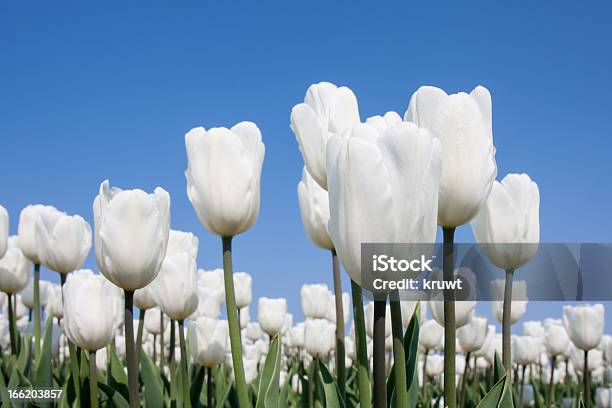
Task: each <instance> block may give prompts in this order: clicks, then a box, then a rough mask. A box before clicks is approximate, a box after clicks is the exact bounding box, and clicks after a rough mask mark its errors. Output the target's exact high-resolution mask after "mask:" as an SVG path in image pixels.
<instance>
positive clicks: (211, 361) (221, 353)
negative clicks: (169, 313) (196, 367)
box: [187, 317, 229, 367]
mask: <svg viewBox="0 0 612 408" xmlns="http://www.w3.org/2000/svg"><path fill="white" fill-rule="evenodd" d="M187 330H188V331H187V333H188V334H187V336H188V339H189V352H190V354H191V356H192V357H193V358H194V360H195V361H196V362H197V363H198V364H200V365H201V366H202V367H214V366H216V365H218V364H221V363H222V362H223V361H224V360H225V353H226V352H227V349H228V347H227V339H228V338H229V331H228V328H227V322H226V321H224V320H216V319H210V318H208V317H200V318H198V319H196V320H192V321H190V322H189V325H188V329H187Z"/></svg>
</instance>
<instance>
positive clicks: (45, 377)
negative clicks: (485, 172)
mask: <svg viewBox="0 0 612 408" xmlns="http://www.w3.org/2000/svg"><path fill="white" fill-rule="evenodd" d="M52 323H53V319H47V323H46V324H45V333H44V338H43V343H42V349H41V351H40V356H39V359H38V362H37V363H36V367H35V369H34V385H35V386H36V387H38V388H43V387H51V386H52V385H53V368H52V366H51V342H52V338H53V324H52ZM26 348H27V347H26Z"/></svg>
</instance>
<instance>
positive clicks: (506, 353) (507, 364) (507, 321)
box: [502, 269, 514, 379]
mask: <svg viewBox="0 0 612 408" xmlns="http://www.w3.org/2000/svg"><path fill="white" fill-rule="evenodd" d="M513 276H514V269H508V270H507V271H506V283H505V286H504V305H503V312H502V361H503V364H504V369H505V370H506V375H507V376H508V378H510V379H512V376H511V375H510V373H511V371H512V344H511V338H510V335H511V334H512V333H511V330H512V324H511V323H512V322H511V318H512V279H513Z"/></svg>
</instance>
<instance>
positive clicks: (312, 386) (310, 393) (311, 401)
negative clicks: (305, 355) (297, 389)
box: [308, 356, 318, 407]
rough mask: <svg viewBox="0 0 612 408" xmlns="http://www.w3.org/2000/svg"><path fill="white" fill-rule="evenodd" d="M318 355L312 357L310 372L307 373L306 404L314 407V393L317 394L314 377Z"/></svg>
mask: <svg viewBox="0 0 612 408" xmlns="http://www.w3.org/2000/svg"><path fill="white" fill-rule="evenodd" d="M317 364H318V357H316V356H315V358H313V359H312V362H311V363H310V367H309V368H310V373H309V374H308V406H309V407H315V401H316V395H317V391H316V388H317V380H316V378H315V376H316V373H317Z"/></svg>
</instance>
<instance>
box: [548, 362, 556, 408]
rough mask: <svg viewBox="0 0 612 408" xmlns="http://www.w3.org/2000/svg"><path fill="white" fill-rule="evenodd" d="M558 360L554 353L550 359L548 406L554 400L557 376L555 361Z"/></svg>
mask: <svg viewBox="0 0 612 408" xmlns="http://www.w3.org/2000/svg"><path fill="white" fill-rule="evenodd" d="M556 360H557V356H555V355H553V356H551V359H550V381H549V382H548V397H547V400H546V406H547V407H550V406H551V402H552V400H553V380H554V378H555V376H554V374H555V362H556Z"/></svg>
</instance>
